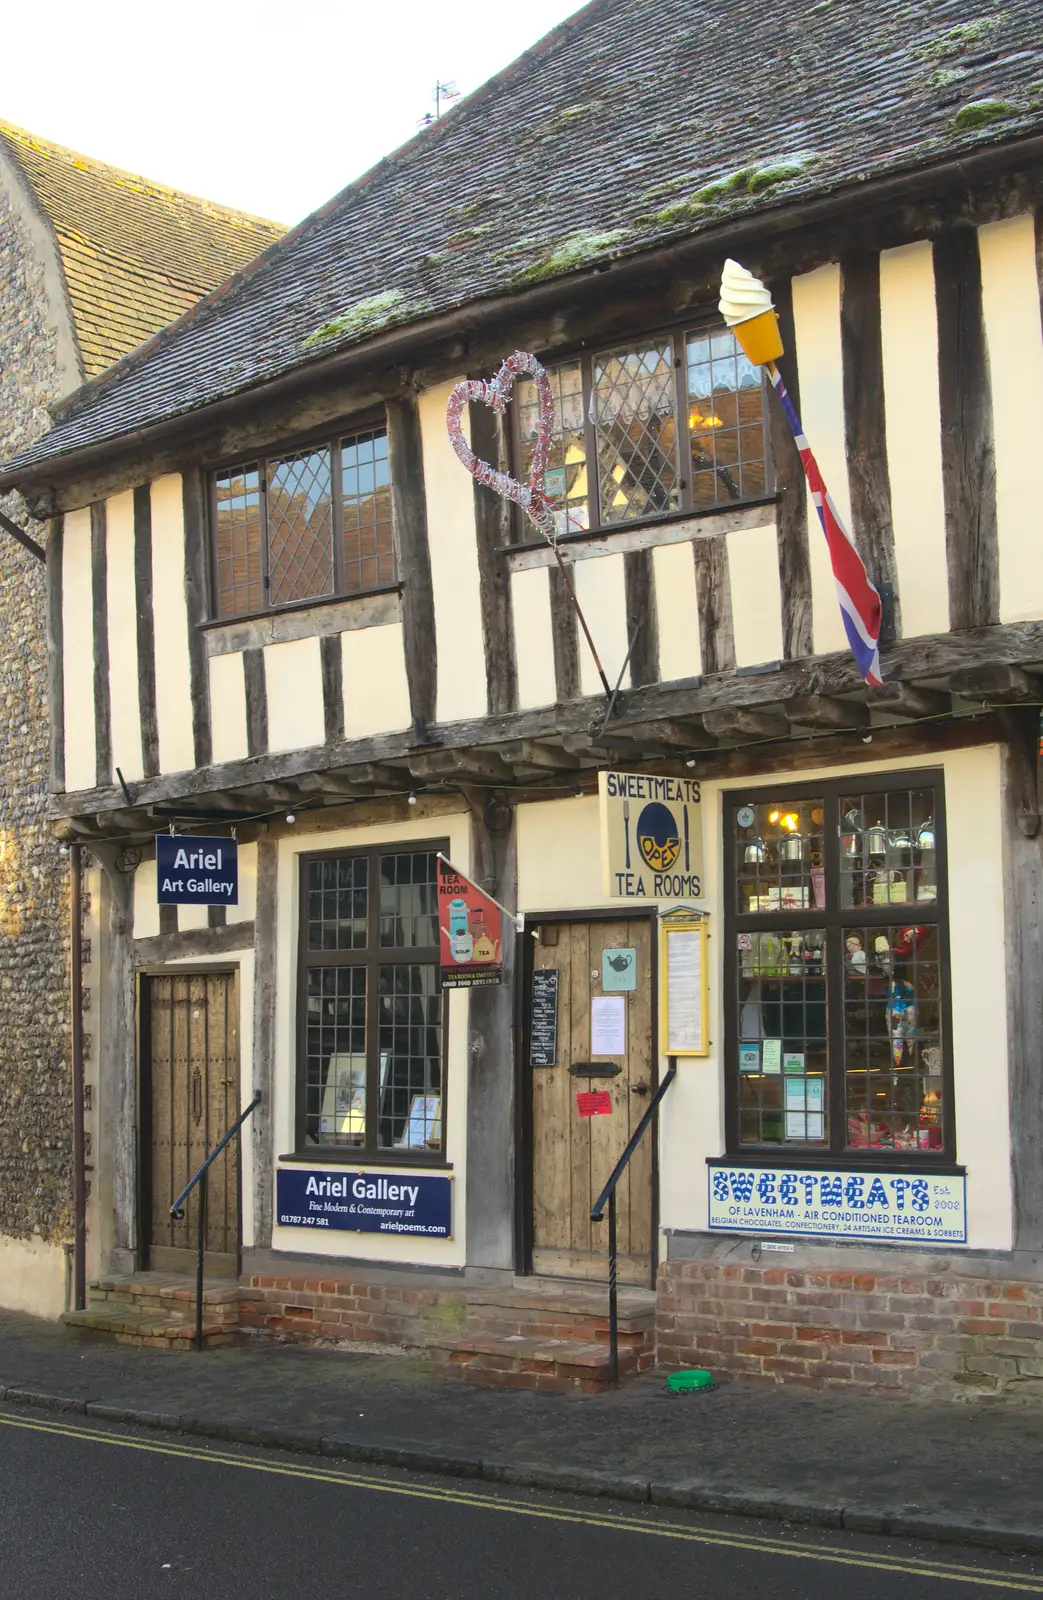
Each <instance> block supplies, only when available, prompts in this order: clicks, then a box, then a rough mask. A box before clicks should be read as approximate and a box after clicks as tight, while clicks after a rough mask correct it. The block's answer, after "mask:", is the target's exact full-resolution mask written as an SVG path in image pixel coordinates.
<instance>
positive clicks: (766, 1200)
mask: <svg viewBox="0 0 1043 1600" xmlns="http://www.w3.org/2000/svg"><path fill="white" fill-rule="evenodd" d="M709 1179H710V1227H711V1228H714V1229H717V1230H719V1231H721V1232H725V1233H759V1234H765V1233H790V1234H793V1233H795V1234H806V1235H809V1236H812V1237H815V1238H829V1239H885V1240H902V1241H913V1242H915V1243H916V1244H966V1243H967V1194H966V1179H965V1178H963V1177H962V1176H945V1177H942V1176H940V1175H936V1174H934V1173H923V1174H919V1173H911V1172H876V1171H871V1172H828V1171H827V1172H823V1171H815V1172H809V1171H807V1170H804V1171H797V1172H794V1171H791V1170H790V1169H789V1168H788V1167H754V1168H752V1169H751V1168H748V1167H746V1168H744V1167H741V1166H735V1167H731V1166H719V1167H718V1166H713V1167H710V1168H709Z"/></svg>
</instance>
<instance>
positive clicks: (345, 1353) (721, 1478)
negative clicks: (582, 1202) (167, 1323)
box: [0, 1312, 1043, 1554]
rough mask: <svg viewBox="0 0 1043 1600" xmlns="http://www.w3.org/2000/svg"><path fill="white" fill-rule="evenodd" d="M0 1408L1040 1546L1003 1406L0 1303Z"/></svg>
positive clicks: (583, 1490) (882, 1530) (1039, 1501)
mask: <svg viewBox="0 0 1043 1600" xmlns="http://www.w3.org/2000/svg"><path fill="white" fill-rule="evenodd" d="M0 1401H3V1402H5V1403H6V1404H7V1405H8V1406H15V1407H19V1408H21V1407H32V1408H43V1409H44V1410H46V1411H50V1412H52V1413H53V1412H55V1411H57V1412H65V1413H71V1414H79V1415H81V1416H86V1417H88V1418H93V1419H95V1420H98V1421H105V1422H115V1423H121V1422H122V1423H134V1424H136V1425H139V1426H146V1427H151V1428H157V1429H165V1430H171V1431H176V1432H180V1433H183V1434H194V1435H199V1436H202V1437H204V1438H209V1439H215V1440H223V1441H234V1442H237V1443H239V1444H244V1445H249V1446H254V1447H274V1448H279V1449H287V1450H294V1451H299V1452H308V1453H312V1454H316V1455H324V1456H328V1457H336V1458H340V1459H341V1460H342V1461H354V1462H367V1463H372V1464H376V1465H379V1466H383V1467H390V1468H400V1469H401V1468H404V1469H407V1470H410V1471H419V1472H428V1473H432V1472H433V1473H440V1474H451V1475H454V1476H456V1477H460V1478H470V1479H472V1480H473V1479H484V1480H485V1481H486V1482H489V1483H500V1484H514V1485H517V1486H526V1487H529V1488H536V1489H543V1490H559V1491H567V1492H570V1493H576V1494H582V1495H595V1496H607V1497H610V1498H613V1499H617V1500H629V1501H634V1502H644V1503H651V1504H652V1505H655V1506H669V1507H679V1508H686V1509H688V1510H693V1511H702V1512H714V1513H720V1512H724V1513H731V1514H737V1515H741V1516H752V1517H763V1518H777V1519H783V1520H786V1521H789V1522H796V1523H803V1524H808V1525H812V1526H818V1527H824V1528H837V1529H846V1530H849V1531H858V1532H861V1533H876V1534H889V1535H898V1536H904V1537H910V1538H917V1539H918V1538H928V1539H940V1540H946V1541H951V1542H956V1543H964V1544H971V1545H978V1546H982V1547H989V1548H995V1549H1008V1550H1015V1551H1026V1552H1030V1553H1034V1554H1043V1427H1041V1425H1040V1424H1041V1414H1040V1411H1039V1410H1038V1409H1034V1408H1031V1407H1016V1406H1013V1405H1010V1404H1009V1403H1003V1402H998V1403H994V1402H988V1401H985V1402H982V1401H976V1402H973V1403H967V1402H963V1403H961V1402H952V1403H939V1402H936V1401H931V1402H929V1401H917V1400H909V1399H895V1398H892V1397H890V1396H885V1395H880V1396H867V1395H864V1394H858V1395H854V1394H851V1395H849V1394H844V1393H837V1392H835V1391H826V1392H815V1391H807V1390H803V1389H796V1388H788V1387H784V1386H780V1387H777V1388H769V1387H765V1386H761V1385H754V1384H749V1383H746V1382H744V1381H743V1380H741V1379H737V1380H735V1381H732V1382H728V1383H722V1384H721V1385H720V1386H719V1387H718V1388H716V1389H714V1390H712V1391H710V1392H702V1393H695V1394H690V1395H672V1394H670V1393H669V1392H668V1391H667V1389H666V1384H665V1378H664V1374H663V1373H661V1372H654V1371H653V1372H648V1373H645V1374H643V1375H642V1376H640V1377H638V1378H635V1379H632V1380H630V1381H628V1382H627V1383H625V1384H624V1385H623V1386H622V1387H621V1388H620V1389H618V1390H616V1391H614V1392H612V1391H610V1392H608V1393H606V1394H601V1395H571V1394H565V1395H562V1394H542V1393H532V1392H530V1391H525V1390H513V1389H492V1388H484V1387H479V1386H477V1385H473V1384H470V1383H465V1382H462V1381H461V1380H460V1379H458V1378H454V1377H450V1376H447V1375H446V1374H445V1371H444V1369H442V1368H439V1367H436V1366H433V1365H432V1364H431V1363H430V1362H429V1361H427V1360H425V1359H424V1358H423V1357H422V1356H409V1355H403V1354H402V1353H400V1352H399V1353H394V1352H388V1353H372V1352H370V1351H359V1350H357V1349H354V1348H349V1347H342V1348H333V1349H316V1348H310V1347H306V1346H299V1345H292V1344H277V1343H273V1342H271V1341H269V1340H267V1339H261V1338H250V1337H244V1338H243V1340H242V1341H241V1342H240V1343H238V1344H235V1345H232V1346H229V1347H227V1348H224V1349H218V1350H207V1351H204V1352H202V1353H201V1354H197V1353H195V1352H194V1351H193V1352H188V1353H185V1354H182V1353H179V1352H170V1351H165V1350H141V1349H133V1348H127V1347H124V1346H119V1345H115V1344H107V1343H101V1342H98V1341H95V1340H89V1341H88V1340H85V1339H83V1338H82V1337H78V1336H77V1335H75V1334H74V1333H72V1332H71V1331H70V1330H67V1329H64V1328H62V1327H60V1326H59V1325H57V1324H54V1323H49V1322H43V1321H40V1320H38V1319H36V1318H33V1317H29V1316H25V1315H22V1314H19V1313H14V1312H0Z"/></svg>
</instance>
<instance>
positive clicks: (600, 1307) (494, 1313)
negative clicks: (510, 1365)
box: [465, 1285, 655, 1349]
mask: <svg viewBox="0 0 1043 1600" xmlns="http://www.w3.org/2000/svg"><path fill="white" fill-rule="evenodd" d="M617 1327H618V1330H619V1343H620V1348H621V1349H623V1348H632V1349H641V1348H643V1346H644V1345H645V1343H646V1342H647V1343H649V1344H651V1343H652V1341H653V1340H654V1336H655V1296H654V1294H653V1293H652V1292H651V1291H650V1290H648V1291H646V1290H640V1289H639V1290H630V1291H626V1292H624V1293H621V1294H620V1297H619V1314H618V1321H617ZM465 1329H466V1331H467V1332H473V1333H486V1334H499V1335H501V1336H507V1335H512V1336H517V1335H521V1336H522V1337H533V1338H540V1337H542V1338H554V1339H574V1340H577V1341H579V1342H580V1343H587V1344H589V1343H591V1342H607V1340H608V1295H607V1291H606V1290H605V1289H603V1288H601V1287H600V1285H599V1286H598V1287H597V1288H596V1289H586V1288H585V1287H584V1288H578V1287H576V1288H574V1287H572V1286H570V1287H569V1288H568V1289H565V1290H560V1289H559V1290H552V1291H547V1290H540V1289H537V1290H532V1289H528V1288H517V1289H499V1290H495V1289H491V1290H481V1291H475V1290H473V1289H470V1290H468V1293H467V1313H466V1323H465Z"/></svg>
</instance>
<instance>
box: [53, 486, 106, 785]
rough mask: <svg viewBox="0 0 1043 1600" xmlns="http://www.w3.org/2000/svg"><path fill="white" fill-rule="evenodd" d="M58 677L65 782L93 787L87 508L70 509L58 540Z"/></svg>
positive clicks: (91, 615) (91, 618)
mask: <svg viewBox="0 0 1043 1600" xmlns="http://www.w3.org/2000/svg"><path fill="white" fill-rule="evenodd" d="M62 683H63V691H64V700H65V787H66V789H67V790H68V791H70V792H71V793H75V792H76V790H78V789H93V788H94V785H95V782H96V778H97V762H96V757H95V737H94V601H93V595H92V590H91V514H90V511H89V510H85V511H70V512H68V513H67V514H66V517H65V533H64V539H63V544H62Z"/></svg>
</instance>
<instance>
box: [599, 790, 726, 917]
mask: <svg viewBox="0 0 1043 1600" xmlns="http://www.w3.org/2000/svg"><path fill="white" fill-rule="evenodd" d="M598 800H599V803H600V812H601V871H602V877H603V881H604V889H605V893H606V894H609V895H612V896H613V898H616V899H622V900H639V899H642V898H647V899H649V900H663V899H666V900H699V899H701V898H702V892H703V890H702V871H703V820H702V806H701V804H700V796H699V784H698V782H697V781H696V779H694V778H652V777H649V776H647V775H646V774H645V773H639V772H600V773H598Z"/></svg>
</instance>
